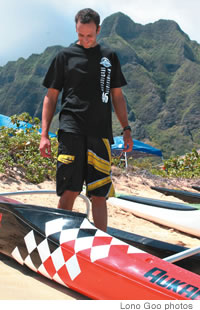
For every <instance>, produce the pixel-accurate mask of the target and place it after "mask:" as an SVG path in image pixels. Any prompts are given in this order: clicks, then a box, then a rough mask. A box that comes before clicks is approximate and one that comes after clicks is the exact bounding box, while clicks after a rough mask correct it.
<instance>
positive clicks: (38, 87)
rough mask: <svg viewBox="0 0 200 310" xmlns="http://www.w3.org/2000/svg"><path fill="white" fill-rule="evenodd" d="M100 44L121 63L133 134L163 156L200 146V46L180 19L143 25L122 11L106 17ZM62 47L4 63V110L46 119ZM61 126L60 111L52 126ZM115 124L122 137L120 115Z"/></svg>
mask: <svg viewBox="0 0 200 310" xmlns="http://www.w3.org/2000/svg"><path fill="white" fill-rule="evenodd" d="M99 42H100V43H101V44H103V45H106V46H110V47H111V48H112V49H114V50H115V51H116V52H117V54H118V56H119V59H120V62H121V64H122V70H123V73H124V75H125V77H126V80H127V82H128V84H127V86H125V87H124V88H123V91H124V95H125V98H126V101H127V108H128V114H129V121H130V124H131V127H132V132H133V137H134V138H135V139H138V140H140V141H144V142H146V143H149V144H151V145H152V146H154V147H157V148H160V149H161V150H162V152H163V155H164V158H169V157H170V156H172V157H173V156H177V155H183V154H185V153H186V152H191V151H192V149H198V148H200V130H199V119H200V104H199V101H200V84H199V81H200V45H199V44H198V43H197V42H195V41H191V40H190V38H189V37H188V35H187V34H185V33H184V32H183V31H182V30H181V28H180V27H179V25H178V24H177V23H176V22H175V21H171V20H159V21H157V22H155V23H151V24H147V25H140V24H137V23H135V22H134V21H132V20H131V19H130V18H129V17H128V16H126V15H124V14H122V13H120V12H119V13H116V14H113V15H111V16H109V17H107V18H106V19H105V20H104V21H103V24H102V28H101V32H100V35H99ZM62 48H63V47H61V46H53V47H49V48H47V49H46V50H45V51H44V53H42V54H40V55H35V54H33V55H31V56H30V57H29V58H28V59H23V58H20V59H19V60H18V61H16V62H8V63H7V64H6V65H5V66H3V67H0V111H1V114H5V115H9V116H10V115H12V114H14V113H16V114H20V113H22V112H24V111H26V112H28V113H29V114H30V115H31V116H32V117H38V118H40V119H41V110H42V101H43V97H44V94H45V92H46V90H45V89H44V87H43V86H42V80H43V78H44V75H45V73H46V71H47V69H48V66H49V64H50V62H51V60H52V59H53V57H54V56H55V55H56V54H57V53H58V51H60V50H61V49H62ZM58 109H59V106H58ZM58 109H57V112H58ZM57 126H58V115H56V116H55V119H54V120H53V123H52V128H51V130H52V129H53V130H54V131H56V130H57ZM113 128H114V135H119V134H120V131H121V128H120V127H119V124H118V123H117V122H116V118H115V117H113Z"/></svg>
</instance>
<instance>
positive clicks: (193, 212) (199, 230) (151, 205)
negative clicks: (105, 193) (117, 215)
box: [108, 194, 200, 237]
mask: <svg viewBox="0 0 200 310" xmlns="http://www.w3.org/2000/svg"><path fill="white" fill-rule="evenodd" d="M108 201H109V203H111V204H112V205H115V206H118V207H120V208H121V209H123V210H125V211H128V212H132V213H133V214H134V215H136V216H139V217H142V218H144V219H147V220H150V221H153V222H155V223H159V224H161V225H164V226H167V227H170V228H175V229H178V230H180V231H183V232H185V233H188V234H191V235H194V236H196V237H200V210H199V208H198V207H195V206H196V205H194V206H190V205H187V204H183V203H173V202H169V201H162V200H157V199H151V198H145V197H139V196H132V195H122V194H121V195H118V198H115V197H112V198H109V200H108Z"/></svg>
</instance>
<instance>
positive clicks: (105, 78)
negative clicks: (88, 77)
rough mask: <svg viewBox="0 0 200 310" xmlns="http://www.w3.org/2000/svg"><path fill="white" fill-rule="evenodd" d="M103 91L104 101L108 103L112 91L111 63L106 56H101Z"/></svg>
mask: <svg viewBox="0 0 200 310" xmlns="http://www.w3.org/2000/svg"><path fill="white" fill-rule="evenodd" d="M100 65H101V79H100V83H101V91H102V102H103V103H108V99H109V93H110V76H111V69H110V68H111V67H112V65H111V63H110V60H109V59H108V58H106V57H103V58H101V61H100Z"/></svg>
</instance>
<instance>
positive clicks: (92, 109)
mask: <svg viewBox="0 0 200 310" xmlns="http://www.w3.org/2000/svg"><path fill="white" fill-rule="evenodd" d="M75 22H76V32H77V35H78V41H77V42H76V43H75V44H72V45H71V46H69V47H68V48H65V49H63V50H62V51H61V52H60V53H59V54H58V55H57V56H56V57H55V58H54V60H53V62H52V63H51V65H50V68H49V70H48V72H47V74H46V77H45V79H44V82H43V85H44V86H45V87H47V88H48V91H47V94H46V96H45V98H44V102H43V112H42V135H41V142H40V153H41V155H42V156H43V157H50V156H51V145H50V140H49V137H48V131H49V128H50V124H51V121H52V118H53V115H54V113H55V109H56V104H57V99H58V95H59V93H60V92H61V91H62V105H61V111H60V116H59V132H58V141H59V147H58V160H57V174H56V189H57V194H58V196H60V200H59V203H58V208H62V209H65V210H72V207H73V203H74V201H75V199H76V197H77V196H78V195H79V193H80V192H81V190H82V186H83V183H84V182H86V186H87V195H88V196H89V197H90V198H91V201H92V214H93V220H94V224H95V226H96V227H97V228H99V229H101V230H103V231H106V229H107V205H106V199H107V198H108V197H110V196H113V195H114V188H113V185H112V180H111V176H110V173H111V150H110V143H112V142H113V137H112V120H111V113H112V108H111V100H112V104H113V107H114V110H115V113H116V115H117V117H118V119H119V121H120V123H121V126H122V128H123V138H124V145H125V148H126V151H131V150H132V147H133V140H132V137H131V129H130V127H129V125H128V117H127V109H126V102H125V99H124V97H123V94H122V90H121V87H122V86H124V85H126V81H125V78H124V76H123V74H122V72H121V67H120V63H119V60H118V58H117V55H116V54H115V53H114V52H113V51H112V50H110V49H109V48H106V47H102V46H101V45H99V44H98V43H97V35H98V34H99V32H100V26H99V24H100V17H99V14H98V13H97V12H95V11H93V10H92V9H83V10H81V11H79V12H78V13H77V15H76V17H75Z"/></svg>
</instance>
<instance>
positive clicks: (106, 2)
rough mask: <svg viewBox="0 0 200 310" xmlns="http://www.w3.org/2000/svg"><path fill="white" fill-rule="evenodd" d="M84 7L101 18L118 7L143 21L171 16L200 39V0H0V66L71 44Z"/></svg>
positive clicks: (191, 35) (143, 22)
mask: <svg viewBox="0 0 200 310" xmlns="http://www.w3.org/2000/svg"><path fill="white" fill-rule="evenodd" d="M85 7H91V8H93V9H94V10H96V11H98V12H99V13H100V15H101V20H102V21H103V19H104V18H106V17H108V16H109V15H111V14H113V13H116V12H119V11H120V12H123V13H125V14H127V15H128V16H129V17H131V19H132V20H133V21H134V22H136V23H140V24H143V25H145V24H148V23H152V22H155V21H157V20H159V19H171V20H174V21H176V22H177V23H178V24H179V26H180V27H181V29H182V30H183V31H184V32H185V33H187V34H188V35H189V37H190V39H191V40H196V41H197V42H198V43H200V31H199V29H200V19H199V12H200V1H199V0H190V1H188V0H98V1H97V0H96V1H95V0H74V1H73V0H1V2H0V66H3V65H5V64H6V63H7V62H8V61H13V60H17V59H18V58H19V57H24V58H27V57H29V56H30V55H31V54H32V53H37V54H39V53H42V52H43V51H44V50H45V48H46V47H48V46H52V45H63V46H67V45H68V44H70V43H71V42H72V41H74V40H75V39H76V32H75V24H74V15H75V14H76V12H77V11H78V10H80V9H82V8H85Z"/></svg>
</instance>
